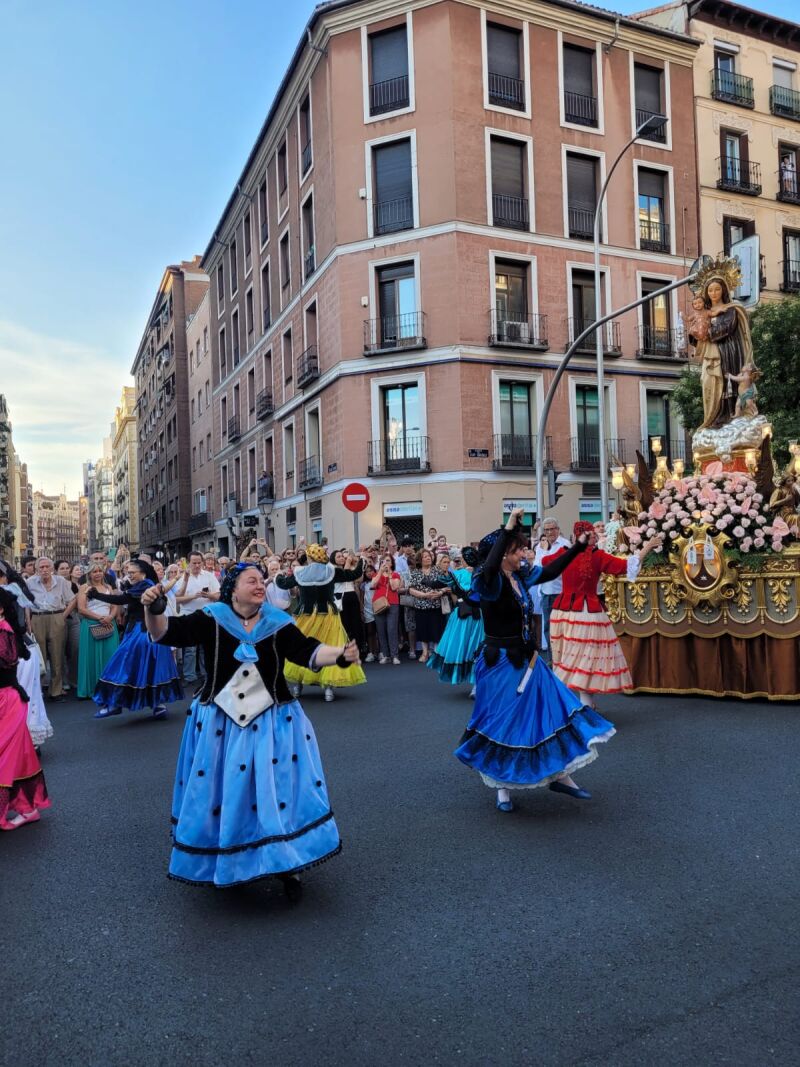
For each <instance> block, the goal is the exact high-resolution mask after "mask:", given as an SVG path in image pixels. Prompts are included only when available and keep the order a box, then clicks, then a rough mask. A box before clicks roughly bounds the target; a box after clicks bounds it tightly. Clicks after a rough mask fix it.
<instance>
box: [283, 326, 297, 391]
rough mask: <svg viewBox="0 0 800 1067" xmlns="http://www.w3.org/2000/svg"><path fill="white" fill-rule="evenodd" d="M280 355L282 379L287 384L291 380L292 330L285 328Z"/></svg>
mask: <svg viewBox="0 0 800 1067" xmlns="http://www.w3.org/2000/svg"><path fill="white" fill-rule="evenodd" d="M281 354H282V356H283V380H284V382H285V383H286V384H287V385H288V383H289V382H290V381H291V380H292V373H293V370H294V354H293V348H292V331H291V330H287V331H286V333H285V334H284V335H283V338H282V353H281Z"/></svg>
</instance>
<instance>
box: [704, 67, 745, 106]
mask: <svg viewBox="0 0 800 1067" xmlns="http://www.w3.org/2000/svg"><path fill="white" fill-rule="evenodd" d="M711 95H712V97H713V98H714V99H715V100H724V101H725V103H726V104H738V105H739V107H755V97H754V96H753V79H752V78H745V76H744V75H743V74H734V73H733V71H731V70H719V69H718V68H717V67H714V69H713V70H712V71H711Z"/></svg>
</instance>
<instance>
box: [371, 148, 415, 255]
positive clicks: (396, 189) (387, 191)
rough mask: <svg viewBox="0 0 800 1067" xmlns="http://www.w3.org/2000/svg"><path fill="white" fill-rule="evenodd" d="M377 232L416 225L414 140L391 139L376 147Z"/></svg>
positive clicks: (375, 221) (375, 200) (373, 153)
mask: <svg viewBox="0 0 800 1067" xmlns="http://www.w3.org/2000/svg"><path fill="white" fill-rule="evenodd" d="M372 173H373V181H374V191H373V200H374V213H375V218H374V231H375V233H376V234H383V233H394V232H395V231H397V230H410V229H412V228H413V226H414V194H413V186H412V177H411V140H410V139H409V138H404V139H403V140H402V141H390V142H389V143H388V144H382V145H376V146H375V147H374V148H373V149H372Z"/></svg>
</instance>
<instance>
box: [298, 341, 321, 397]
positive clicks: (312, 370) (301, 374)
mask: <svg viewBox="0 0 800 1067" xmlns="http://www.w3.org/2000/svg"><path fill="white" fill-rule="evenodd" d="M316 378H319V355H318V353H317V346H316V345H309V346H308V348H307V349H306V350H305V351H304V352H302V353H301V354H300V358H299V359H298V361H297V388H298V389H304V388H305V387H306V386H307V385H308V384H309V383H310V382H313V381H314V380H315V379H316Z"/></svg>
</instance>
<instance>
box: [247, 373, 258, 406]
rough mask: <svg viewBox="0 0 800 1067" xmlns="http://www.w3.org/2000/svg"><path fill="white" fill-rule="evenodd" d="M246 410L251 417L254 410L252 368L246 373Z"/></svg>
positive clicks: (254, 376)
mask: <svg viewBox="0 0 800 1067" xmlns="http://www.w3.org/2000/svg"><path fill="white" fill-rule="evenodd" d="M247 410H248V412H249V413H250V414H251V415H253V414H254V413H255V410H256V372H255V368H252V369H251V370H249V371H248V372H247Z"/></svg>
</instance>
